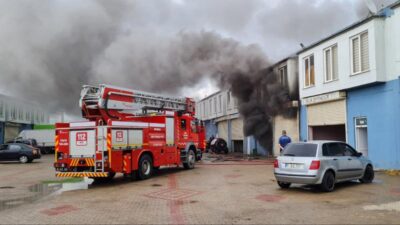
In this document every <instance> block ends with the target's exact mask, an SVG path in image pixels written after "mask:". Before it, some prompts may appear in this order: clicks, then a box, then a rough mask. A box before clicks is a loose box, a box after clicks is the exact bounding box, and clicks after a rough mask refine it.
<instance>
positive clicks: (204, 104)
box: [203, 101, 206, 117]
mask: <svg viewBox="0 0 400 225" xmlns="http://www.w3.org/2000/svg"><path fill="white" fill-rule="evenodd" d="M204 116H206V101H204V102H203V117H204Z"/></svg>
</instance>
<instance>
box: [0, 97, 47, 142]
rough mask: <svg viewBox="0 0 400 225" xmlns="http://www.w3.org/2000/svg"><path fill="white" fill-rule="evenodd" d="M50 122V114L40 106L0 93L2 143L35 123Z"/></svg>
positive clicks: (0, 136) (0, 140)
mask: <svg viewBox="0 0 400 225" xmlns="http://www.w3.org/2000/svg"><path fill="white" fill-rule="evenodd" d="M47 123H49V115H48V113H47V112H46V111H44V110H43V109H41V108H40V107H39V106H37V105H35V104H32V103H30V102H26V101H22V100H20V99H16V98H13V97H9V96H6V95H0V144H2V143H4V142H6V141H9V140H12V139H14V138H15V137H17V136H18V134H19V132H20V131H22V130H25V129H32V128H33V125H34V124H47Z"/></svg>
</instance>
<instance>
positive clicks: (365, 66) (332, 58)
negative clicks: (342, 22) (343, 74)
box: [303, 31, 369, 88]
mask: <svg viewBox="0 0 400 225" xmlns="http://www.w3.org/2000/svg"><path fill="white" fill-rule="evenodd" d="M323 51H324V54H323V57H324V65H323V66H324V70H323V71H324V82H330V81H335V80H338V79H339V68H338V67H339V66H338V45H337V44H334V45H332V46H330V47H328V48H325V49H324V50H323ZM350 56H351V57H350V60H351V63H350V65H351V71H350V72H351V75H356V74H359V73H363V72H365V71H367V70H369V50H368V32H367V31H365V32H362V33H360V34H358V35H355V36H353V37H351V38H350ZM303 65H304V87H305V88H307V87H312V86H314V85H315V69H314V54H312V55H309V56H307V57H305V58H303Z"/></svg>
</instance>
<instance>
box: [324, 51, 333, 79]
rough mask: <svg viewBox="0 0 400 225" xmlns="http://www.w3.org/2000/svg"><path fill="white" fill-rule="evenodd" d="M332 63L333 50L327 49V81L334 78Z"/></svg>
mask: <svg viewBox="0 0 400 225" xmlns="http://www.w3.org/2000/svg"><path fill="white" fill-rule="evenodd" d="M331 69H332V65H331V50H330V49H327V50H326V51H325V81H330V80H332V74H331V71H332V70H331Z"/></svg>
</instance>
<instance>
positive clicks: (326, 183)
mask: <svg viewBox="0 0 400 225" xmlns="http://www.w3.org/2000/svg"><path fill="white" fill-rule="evenodd" d="M320 188H321V189H322V190H323V191H325V192H331V191H333V189H335V175H333V173H332V172H331V171H327V172H325V175H324V177H323V178H322V183H321V185H320Z"/></svg>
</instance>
